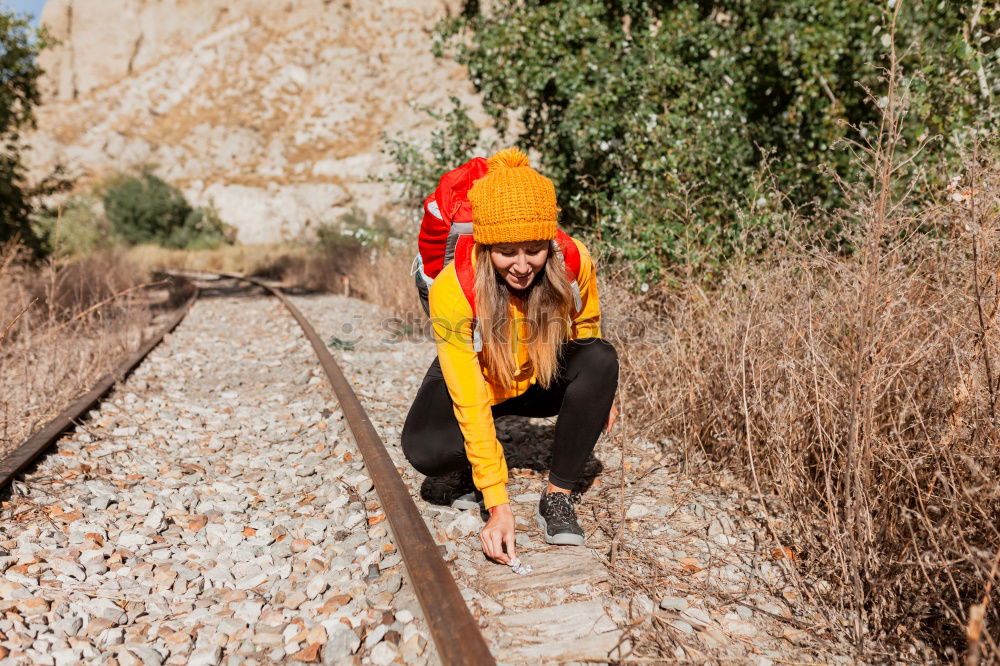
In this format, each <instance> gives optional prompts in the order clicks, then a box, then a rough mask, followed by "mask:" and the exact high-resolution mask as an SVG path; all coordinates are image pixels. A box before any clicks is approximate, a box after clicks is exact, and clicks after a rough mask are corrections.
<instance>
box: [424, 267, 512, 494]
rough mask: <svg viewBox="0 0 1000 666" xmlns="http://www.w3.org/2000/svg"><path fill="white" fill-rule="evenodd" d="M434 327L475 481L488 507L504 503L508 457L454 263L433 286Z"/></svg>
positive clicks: (431, 307)
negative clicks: (495, 420) (499, 434)
mask: <svg viewBox="0 0 1000 666" xmlns="http://www.w3.org/2000/svg"><path fill="white" fill-rule="evenodd" d="M430 314H431V325H432V327H433V330H434V339H435V342H436V343H437V352H438V359H439V361H440V362H441V373H442V374H443V375H444V379H445V383H446V384H447V385H448V393H449V395H450V396H451V401H452V403H453V404H454V408H455V418H456V419H458V425H459V427H460V428H461V430H462V435H463V436H464V437H465V453H466V456H468V458H469V462H470V463H471V464H472V479H473V482H474V483H475V484H476V487H477V488H478V489H479V490H480V491H481V492H482V493H483V501H484V502H485V504H486V508H487V509H489V508H491V507H494V506H497V505H499V504H506V503H507V502H508V501H509V500H508V497H507V480H508V476H507V461H506V460H505V459H504V455H503V447H501V445H500V442H499V441H498V440H497V436H496V429H495V428H494V425H493V412H492V410H491V407H492V398H491V395H490V392H489V388H488V387H487V385H486V379H485V377H483V372H482V369H481V368H480V366H479V356H478V355H477V354H476V352H475V351H474V350H473V348H472V307H471V306H470V305H469V303H468V301H467V300H466V299H465V294H463V293H462V289H461V287H460V286H459V284H458V278H457V277H456V275H455V269H454V265H450V266H448V267H446V268H445V269H444V270H443V271H441V273H440V274H439V275H438V276H437V278H436V279H435V280H434V284H432V285H431V290H430Z"/></svg>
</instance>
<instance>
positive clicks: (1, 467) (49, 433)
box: [0, 285, 198, 488]
mask: <svg viewBox="0 0 1000 666" xmlns="http://www.w3.org/2000/svg"><path fill="white" fill-rule="evenodd" d="M192 287H193V291H192V293H191V296H190V297H188V299H187V301H186V302H185V303H184V305H183V306H181V307H180V308H178V310H177V312H176V313H175V314H174V316H173V317H171V318H170V321H168V322H167V323H166V324H165V325H164V326H163V327H162V328H160V330H159V331H157V332H156V334H155V335H153V336H152V337H151V338H149V339H148V340H146V341H145V342H144V343H143V344H142V345H141V346H140V347H139V349H137V350H136V351H135V352H133V353H132V354H131V355H129V356H128V357H127V358H126V359H125V360H124V361H122V362H121V363H119V364H118V365H117V366H116V367H115V369H114V370H112V371H111V372H109V373H108V374H107V375H105V376H104V377H103V378H101V380H100V381H99V382H98V383H97V385H95V386H94V388H92V389H91V390H90V391H88V392H87V393H85V394H84V395H82V396H80V397H79V398H77V399H76V400H74V401H73V402H72V404H70V405H69V406H68V407H66V409H64V410H63V411H61V412H59V414H58V415H57V416H56V417H55V418H54V419H52V420H51V421H49V422H48V423H46V424H45V425H44V426H42V427H41V428H40V429H39V430H37V431H35V433H34V434H32V435H31V436H30V437H28V439H26V440H24V442H22V443H21V444H20V445H19V446H18V447H17V448H16V449H14V450H13V451H11V452H10V453H9V454H8V455H7V456H6V457H5V458H4V459H3V460H0V488H3V487H5V486H6V485H7V484H8V483H10V482H11V481H12V480H13V479H14V477H15V476H17V475H18V474H20V473H21V472H23V471H24V470H25V469H26V468H27V467H28V466H29V465H30V464H31V463H32V462H34V460H35V459H36V458H37V457H38V456H39V455H41V454H42V453H43V452H44V451H45V450H46V449H48V448H49V447H50V446H52V444H54V443H55V441H56V440H58V439H59V437H60V436H61V435H62V434H63V433H64V432H66V431H67V430H69V429H70V428H71V427H72V426H73V425H74V424H75V423H76V422H77V421H79V420H80V418H81V417H82V416H83V415H84V414H85V413H86V412H87V410H89V409H91V408H92V407H94V405H96V404H97V403H98V402H100V400H101V398H103V397H104V396H105V395H107V394H108V392H109V391H110V390H111V389H112V388H113V387H114V386H115V384H117V383H118V382H120V381H122V380H123V379H125V378H126V377H128V376H129V374H131V372H132V371H133V370H135V368H136V366H138V365H139V364H140V363H141V362H142V360H143V359H144V358H146V356H148V355H149V353H150V352H151V351H153V349H155V348H156V346H157V345H159V344H160V343H161V342H162V341H163V338H164V337H166V335H167V334H168V333H170V332H171V331H172V330H174V329H175V328H177V325H178V324H180V323H181V320H183V319H184V317H185V315H187V313H188V310H190V309H191V305H192V304H194V302H195V300H197V298H198V287H194V286H193V285H192Z"/></svg>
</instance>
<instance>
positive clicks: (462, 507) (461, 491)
mask: <svg viewBox="0 0 1000 666" xmlns="http://www.w3.org/2000/svg"><path fill="white" fill-rule="evenodd" d="M451 508H453V509H458V510H459V511H469V510H472V509H479V510H485V509H486V505H485V504H483V494H482V493H481V492H479V491H478V490H477V489H476V486H475V484H474V483H473V482H472V468H471V467H469V468H467V469H464V470H462V472H461V474H460V475H459V486H458V488H456V489H455V495H454V496H453V498H452V500H451Z"/></svg>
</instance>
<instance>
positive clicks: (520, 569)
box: [510, 557, 532, 576]
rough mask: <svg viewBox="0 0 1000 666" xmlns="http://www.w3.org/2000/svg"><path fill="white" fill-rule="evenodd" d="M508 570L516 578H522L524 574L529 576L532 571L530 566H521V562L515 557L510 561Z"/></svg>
mask: <svg viewBox="0 0 1000 666" xmlns="http://www.w3.org/2000/svg"><path fill="white" fill-rule="evenodd" d="M510 568H511V569H512V570H513V571H514V573H516V574H517V575H518V576H524V575H526V574H530V573H531V571H532V569H531V565H530V564H521V560H519V559H518V558H516V557H515V558H514V559H512V560H511V561H510Z"/></svg>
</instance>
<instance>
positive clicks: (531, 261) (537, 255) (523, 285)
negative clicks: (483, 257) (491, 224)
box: [490, 240, 549, 290]
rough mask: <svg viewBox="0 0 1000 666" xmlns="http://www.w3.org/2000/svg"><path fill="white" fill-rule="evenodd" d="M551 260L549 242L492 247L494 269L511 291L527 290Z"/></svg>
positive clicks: (530, 242)
mask: <svg viewBox="0 0 1000 666" xmlns="http://www.w3.org/2000/svg"><path fill="white" fill-rule="evenodd" d="M548 258H549V241H547V240H537V241H526V242H524V243H498V244H496V245H493V246H491V247H490V260H491V261H492V262H493V267H494V268H495V269H496V270H497V273H499V274H500V277H502V278H503V279H504V281H505V282H506V283H507V285H508V286H509V287H510V288H511V289H518V290H520V289H527V288H528V287H530V286H531V283H532V282H534V281H535V277H537V276H538V274H539V273H540V272H541V270H542V267H543V266H545V260H546V259H548Z"/></svg>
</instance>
